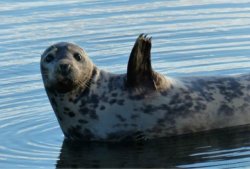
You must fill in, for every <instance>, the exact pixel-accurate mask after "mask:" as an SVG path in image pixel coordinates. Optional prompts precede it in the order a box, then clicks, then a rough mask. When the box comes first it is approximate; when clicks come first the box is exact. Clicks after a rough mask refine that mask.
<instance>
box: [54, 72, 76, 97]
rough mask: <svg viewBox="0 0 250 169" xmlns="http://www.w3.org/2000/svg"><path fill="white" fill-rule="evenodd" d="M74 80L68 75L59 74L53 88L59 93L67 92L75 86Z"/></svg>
mask: <svg viewBox="0 0 250 169" xmlns="http://www.w3.org/2000/svg"><path fill="white" fill-rule="evenodd" d="M75 86H76V85H75V83H74V80H73V79H71V78H69V77H63V76H59V77H58V78H57V80H56V84H55V86H54V89H56V90H57V91H58V92H59V93H67V92H69V91H71V90H73V89H74V88H75Z"/></svg>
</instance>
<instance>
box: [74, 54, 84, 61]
mask: <svg viewBox="0 0 250 169" xmlns="http://www.w3.org/2000/svg"><path fill="white" fill-rule="evenodd" d="M74 58H75V59H76V60H77V61H80V60H82V55H81V54H80V53H75V54H74Z"/></svg>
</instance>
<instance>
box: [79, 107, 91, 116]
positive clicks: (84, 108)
mask: <svg viewBox="0 0 250 169" xmlns="http://www.w3.org/2000/svg"><path fill="white" fill-rule="evenodd" d="M80 113H81V114H82V115H87V114H88V113H89V109H88V108H87V107H82V108H80Z"/></svg>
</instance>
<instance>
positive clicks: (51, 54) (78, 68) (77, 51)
mask: <svg viewBox="0 0 250 169" xmlns="http://www.w3.org/2000/svg"><path fill="white" fill-rule="evenodd" d="M92 70H93V63H92V62H91V60H90V59H89V58H88V57H87V54H86V53H85V51H84V50H83V49H82V48H80V47H78V46H77V45H75V44H72V43H66V42H61V43H57V44H55V45H52V46H50V47H49V48H48V49H46V50H45V52H44V53H43V54H42V57H41V72H42V77H43V81H44V85H45V88H46V89H47V90H50V91H57V92H59V93H66V92H69V91H71V90H73V89H76V88H78V87H82V88H85V87H86V86H87V85H88V81H89V77H90V76H91V73H92Z"/></svg>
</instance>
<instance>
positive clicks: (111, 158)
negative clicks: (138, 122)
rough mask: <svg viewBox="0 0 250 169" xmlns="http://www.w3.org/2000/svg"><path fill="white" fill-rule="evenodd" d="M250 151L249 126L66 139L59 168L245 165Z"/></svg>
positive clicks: (58, 162)
mask: <svg viewBox="0 0 250 169" xmlns="http://www.w3.org/2000/svg"><path fill="white" fill-rule="evenodd" d="M249 151H250V126H242V127H237V128H235V127H234V128H227V129H220V130H216V131H212V132H203V133H198V134H191V135H184V136H177V137H171V138H165V139H159V140H153V141H148V142H144V143H142V144H135V143H134V144H132V143H122V144H118V143H109V144H107V143H82V142H72V141H69V140H64V142H63V145H62V148H61V153H60V156H59V160H58V161H57V165H56V168H89V167H91V168H99V167H100V168H103V167H105V168H117V167H119V168H121V167H125V168H131V167H136V168H140V167H143V168H151V167H164V168H172V167H178V168H197V167H198V168H199V167H203V168H206V167H216V168H225V167H226V166H227V167H228V165H230V166H231V167H233V166H234V167H240V166H246V161H249V158H250V153H249ZM237 159H239V160H237ZM246 159H247V160H246Z"/></svg>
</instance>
